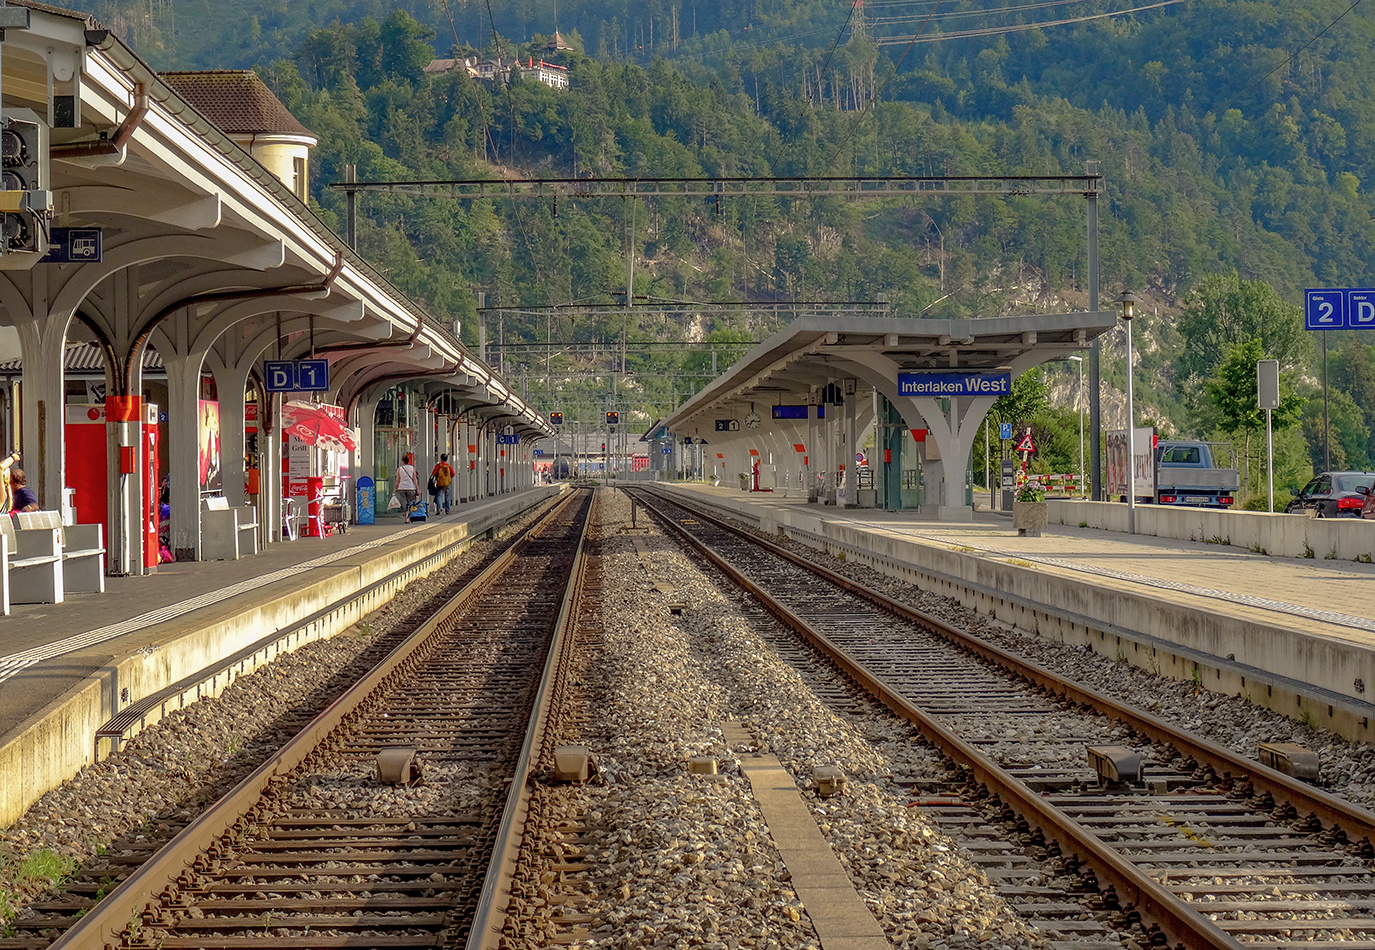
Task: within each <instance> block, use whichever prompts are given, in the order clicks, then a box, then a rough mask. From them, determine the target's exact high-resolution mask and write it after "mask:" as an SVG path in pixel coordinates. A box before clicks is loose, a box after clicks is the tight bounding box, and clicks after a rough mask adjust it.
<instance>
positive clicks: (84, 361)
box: [0, 341, 163, 378]
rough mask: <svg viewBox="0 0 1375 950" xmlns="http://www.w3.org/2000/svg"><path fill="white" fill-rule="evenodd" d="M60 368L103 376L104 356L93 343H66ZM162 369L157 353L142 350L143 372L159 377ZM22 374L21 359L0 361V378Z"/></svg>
mask: <svg viewBox="0 0 1375 950" xmlns="http://www.w3.org/2000/svg"><path fill="white" fill-rule="evenodd" d="M62 368H63V370H64V371H65V372H66V373H68V374H71V375H73V376H79V377H82V378H85V377H87V376H92V375H97V376H102V377H103V376H104V375H105V354H104V353H103V352H101V349H100V347H98V346H96V345H95V344H94V343H80V342H70V341H69V342H68V343H67V347H66V349H65V350H63V353H62ZM162 369H163V363H162V357H161V356H159V355H158V351H157V350H155V349H153V348H152V347H151V346H149V347H146V348H144V350H143V371H144V372H145V373H147V372H148V371H150V370H153V371H156V373H155V375H161V371H162ZM22 372H24V360H23V358H22V357H18V356H16V357H14V358H13V359H8V360H0V376H17V375H19V374H20V373H22Z"/></svg>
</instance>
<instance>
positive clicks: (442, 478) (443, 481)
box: [430, 462, 454, 494]
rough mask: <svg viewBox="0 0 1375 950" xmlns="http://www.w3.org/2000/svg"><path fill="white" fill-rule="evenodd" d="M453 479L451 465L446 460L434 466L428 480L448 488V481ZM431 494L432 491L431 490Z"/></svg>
mask: <svg viewBox="0 0 1375 950" xmlns="http://www.w3.org/2000/svg"><path fill="white" fill-rule="evenodd" d="M453 480H454V469H453V466H452V465H450V464H449V463H448V462H440V463H439V464H438V465H436V466H435V469H434V474H433V475H431V476H430V481H432V482H433V483H434V484H436V485H438V486H439V487H440V488H448V487H449V483H450V482H452V481H453ZM431 494H433V492H431Z"/></svg>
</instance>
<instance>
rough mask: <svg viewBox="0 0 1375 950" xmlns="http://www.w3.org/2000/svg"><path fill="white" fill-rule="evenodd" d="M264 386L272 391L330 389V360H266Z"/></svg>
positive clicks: (264, 363)
mask: <svg viewBox="0 0 1375 950" xmlns="http://www.w3.org/2000/svg"><path fill="white" fill-rule="evenodd" d="M263 388H265V389H266V390H267V391H268V392H270V393H299V392H318V391H319V390H323V389H329V360H264V361H263Z"/></svg>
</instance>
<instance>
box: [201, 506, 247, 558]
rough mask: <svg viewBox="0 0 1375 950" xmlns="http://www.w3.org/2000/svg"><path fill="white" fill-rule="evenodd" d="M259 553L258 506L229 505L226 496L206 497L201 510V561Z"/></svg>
mask: <svg viewBox="0 0 1375 950" xmlns="http://www.w3.org/2000/svg"><path fill="white" fill-rule="evenodd" d="M257 553H258V509H257V508H255V507H254V506H253V505H243V506H240V507H238V508H231V507H229V499H227V498H225V497H224V496H223V495H215V496H212V497H210V498H206V499H205V500H204V502H203V504H202V510H201V554H200V559H201V560H202V561H237V560H238V559H239V558H241V557H244V556H246V555H249V554H257Z"/></svg>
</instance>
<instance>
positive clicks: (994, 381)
mask: <svg viewBox="0 0 1375 950" xmlns="http://www.w3.org/2000/svg"><path fill="white" fill-rule="evenodd" d="M898 392H900V393H901V394H902V395H904V396H1006V395H1007V394H1008V393H1010V392H1012V374H1011V373H898Z"/></svg>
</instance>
